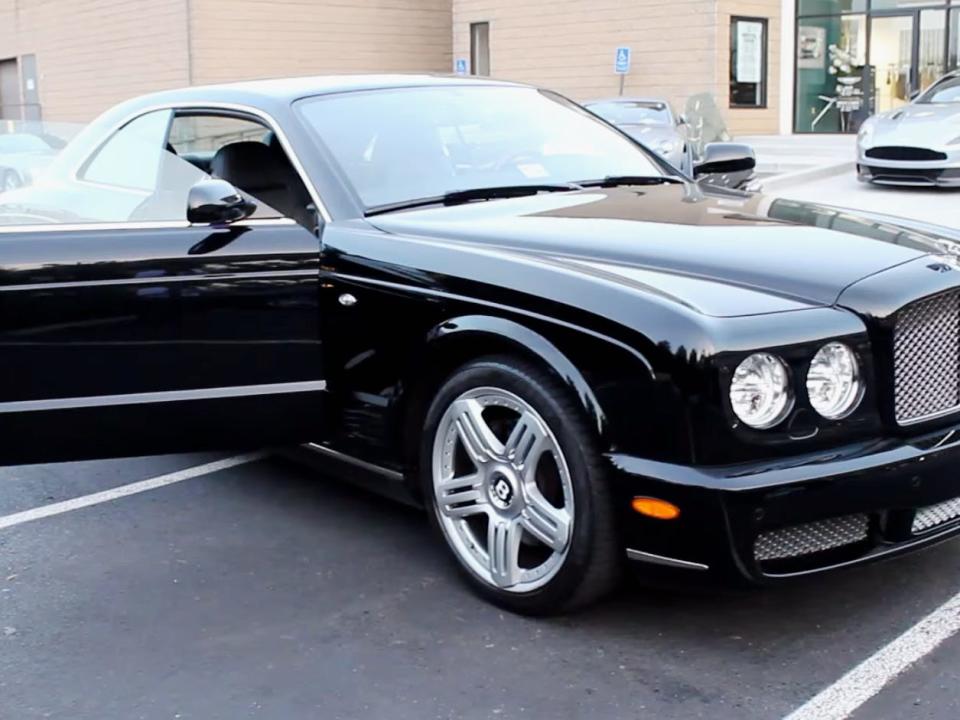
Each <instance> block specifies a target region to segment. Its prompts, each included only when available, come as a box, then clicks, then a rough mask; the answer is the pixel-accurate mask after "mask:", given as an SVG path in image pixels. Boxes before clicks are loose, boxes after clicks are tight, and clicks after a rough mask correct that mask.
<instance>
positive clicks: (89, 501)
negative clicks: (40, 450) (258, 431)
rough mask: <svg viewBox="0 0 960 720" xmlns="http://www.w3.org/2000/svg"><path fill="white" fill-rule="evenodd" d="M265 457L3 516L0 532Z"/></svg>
mask: <svg viewBox="0 0 960 720" xmlns="http://www.w3.org/2000/svg"><path fill="white" fill-rule="evenodd" d="M268 455H269V453H268V452H266V451H260V452H254V453H247V454H245V455H234V456H233V457H228V458H224V459H223V460H215V461H213V462H209V463H205V464H203V465H197V466H195V467H191V468H186V469H185V470H177V471H176V472H172V473H167V474H166V475H159V476H157V477H154V478H150V479H149V480H141V481H139V482H135V483H130V484H129V485H121V486H120V487H115V488H111V489H109V490H104V491H102V492H98V493H93V494H91V495H82V496H80V497H76V498H72V499H70V500H64V501H63V502H57V503H51V504H49V505H41V506H40V507H36V508H32V509H30V510H24V511H23V512H18V513H13V514H12V515H5V516H3V517H0V530H3V529H4V528H8V527H13V526H14V525H22V524H23V523H27V522H31V521H33V520H40V519H42V518H48V517H52V516H54V515H62V514H63V513H67V512H70V511H71V510H79V509H80V508H85V507H90V506H91V505H99V504H101V503H105V502H110V501H111V500H117V499H118V498H122V497H127V496H128V495H136V494H137V493H142V492H147V491H148V490H156V489H157V488H161V487H165V486H166V485H173V484H174V483H178V482H183V481H184V480H189V479H190V478H195V477H199V476H201V475H209V474H210V473H215V472H218V471H220V470H226V469H227V468H232V467H236V466H237V465H244V464H246V463H250V462H255V461H256V460H262V459H263V458H265V457H267V456H268Z"/></svg>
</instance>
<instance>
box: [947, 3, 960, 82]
mask: <svg viewBox="0 0 960 720" xmlns="http://www.w3.org/2000/svg"><path fill="white" fill-rule="evenodd" d="M958 67H960V8H954V9H953V10H951V11H950V52H949V53H947V69H948V70H955V69H957V68H958Z"/></svg>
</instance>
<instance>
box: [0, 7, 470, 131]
mask: <svg viewBox="0 0 960 720" xmlns="http://www.w3.org/2000/svg"><path fill="white" fill-rule="evenodd" d="M450 22H451V10H450V0H124V1H122V2H121V1H118V0H0V118H3V117H7V118H9V117H14V118H25V119H33V118H35V117H37V116H42V117H43V119H44V120H50V121H66V122H83V121H88V120H90V119H91V118H92V117H93V116H95V115H96V114H97V113H99V112H101V111H102V110H104V109H105V108H107V107H109V106H110V105H112V104H114V103H116V102H118V101H120V100H124V99H126V98H129V97H131V96H133V95H137V94H142V93H146V92H152V91H155V90H163V89H168V88H174V87H182V86H184V85H191V84H204V83H213V82H226V81H232V80H248V79H254V78H264V77H275V76H279V75H308V74H321V73H332V72H377V71H387V72H420V71H424V70H427V71H437V72H440V71H446V70H448V69H449V68H450V66H451V48H450V36H451V25H450ZM4 78H6V80H4Z"/></svg>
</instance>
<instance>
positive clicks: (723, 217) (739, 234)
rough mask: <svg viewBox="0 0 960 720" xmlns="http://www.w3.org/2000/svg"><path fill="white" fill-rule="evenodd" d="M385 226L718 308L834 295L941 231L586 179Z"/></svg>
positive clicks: (714, 311) (680, 188)
mask: <svg viewBox="0 0 960 720" xmlns="http://www.w3.org/2000/svg"><path fill="white" fill-rule="evenodd" d="M370 222H372V223H373V224H374V225H375V226H377V227H378V228H380V229H381V230H383V231H386V232H390V233H396V234H402V235H407V236H414V237H418V238H432V239H436V240H440V241H444V242H454V243H468V244H469V245H471V246H473V247H474V251H476V247H477V246H480V247H482V248H485V249H486V250H487V251H495V252H500V253H501V254H504V255H511V254H512V255H514V256H517V255H520V256H524V258H525V261H526V262H529V261H530V260H531V259H533V260H535V261H538V262H541V263H547V264H551V265H553V266H556V267H559V268H562V269H563V270H565V271H574V272H577V273H581V274H585V275H590V276H593V277H594V278H595V279H597V280H598V281H601V282H606V283H610V282H614V283H618V284H621V285H623V286H627V287H629V288H631V289H632V290H634V291H636V290H640V291H643V290H653V291H655V292H657V293H658V294H660V295H668V296H670V297H671V298H673V299H674V300H676V301H677V302H679V303H682V304H684V305H687V306H688V307H692V308H693V309H695V310H696V311H698V312H700V313H702V314H706V315H713V316H719V317H729V316H738V315H750V314H762V313H769V312H783V311H788V310H797V309H802V308H804V307H811V306H827V305H833V304H834V303H835V302H836V300H837V298H838V296H839V295H840V293H841V292H842V291H843V290H844V289H845V288H847V287H849V286H850V285H852V284H854V283H856V282H857V281H858V280H861V279H863V278H865V277H868V276H870V275H874V274H876V273H880V272H882V271H884V270H887V269H889V268H892V267H895V266H897V265H900V264H903V263H907V262H910V261H912V260H915V259H917V258H919V257H922V256H924V255H926V254H930V253H942V252H944V251H948V252H954V250H953V249H954V248H957V253H958V254H960V244H958V243H956V242H955V239H952V238H950V237H949V236H948V235H946V234H940V233H936V232H933V231H931V230H929V228H928V229H927V231H926V232H924V231H921V230H912V229H909V228H907V227H903V226H901V225H898V224H894V223H891V222H889V221H886V220H884V219H877V218H869V217H865V216H861V215H857V214H855V213H853V212H848V211H843V210H837V209H833V208H828V207H824V206H819V205H813V204H808V203H800V202H795V201H790V200H782V199H775V198H767V197H764V196H760V195H746V194H744V193H736V192H732V191H722V192H721V191H713V190H704V189H702V188H700V187H698V186H696V185H694V184H687V185H679V184H669V185H659V186H651V187H641V188H615V189H605V190H584V191H576V192H571V193H562V194H542V195H538V196H535V197H526V198H516V199H511V200H499V201H492V202H484V203H474V204H470V205H461V206H454V207H446V208H429V209H423V210H415V211H408V212H397V213H391V214H385V215H379V216H374V217H371V218H370Z"/></svg>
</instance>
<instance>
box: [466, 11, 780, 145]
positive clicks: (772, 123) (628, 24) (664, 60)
mask: <svg viewBox="0 0 960 720" xmlns="http://www.w3.org/2000/svg"><path fill="white" fill-rule="evenodd" d="M780 7H781V0H669V2H667V1H665V0H524V1H523V2H518V0H453V33H454V34H453V52H454V56H455V57H463V58H468V57H469V55H470V23H473V22H489V23H490V66H491V74H492V75H493V76H495V77H499V78H504V79H511V80H520V81H524V82H531V83H535V84H539V85H543V86H546V87H550V88H553V89H555V90H558V91H560V92H562V93H564V94H566V95H569V96H570V97H572V98H574V99H576V100H588V99H591V98H597V97H606V96H612V95H616V94H617V92H618V91H619V78H618V77H617V75H615V74H614V72H613V64H614V53H615V49H616V48H617V47H618V46H622V45H625V46H629V47H630V48H631V49H632V52H633V62H632V69H631V72H630V74H629V75H628V76H627V77H626V80H625V89H624V92H625V94H636V95H652V96H658V97H666V98H668V99H669V100H670V101H671V102H672V103H673V104H674V106H675V107H676V108H677V109H678V110H681V109H682V108H683V106H684V103H685V102H686V100H687V98H688V97H689V96H690V95H693V94H696V93H700V92H711V93H713V94H714V95H715V97H716V99H717V102H718V104H719V105H720V107H721V108H722V109H723V111H724V114H725V116H726V119H727V122H728V124H729V126H730V127H731V129H732V131H733V132H735V133H748V132H749V133H763V132H770V133H772V132H777V130H778V127H779V115H778V105H779V91H780V77H779V74H780V70H779V68H780V51H779V33H780V22H779V17H780ZM731 15H747V16H757V17H767V18H769V19H770V26H769V28H770V29H769V34H770V37H769V40H768V44H769V52H768V78H769V83H770V87H769V89H768V107H767V109H765V110H753V109H751V110H729V67H730V65H729V57H730V55H729V53H730V41H729V35H730V17H731Z"/></svg>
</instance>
